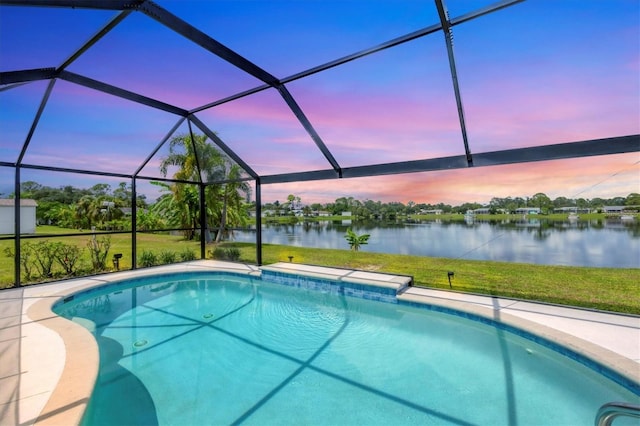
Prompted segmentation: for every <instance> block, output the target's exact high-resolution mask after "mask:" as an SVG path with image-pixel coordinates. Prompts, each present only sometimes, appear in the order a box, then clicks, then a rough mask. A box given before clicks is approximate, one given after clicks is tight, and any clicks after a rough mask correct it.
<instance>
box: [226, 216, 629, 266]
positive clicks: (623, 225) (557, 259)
mask: <svg viewBox="0 0 640 426" xmlns="http://www.w3.org/2000/svg"><path fill="white" fill-rule="evenodd" d="M348 228H352V229H353V231H354V232H355V233H356V234H358V235H361V234H370V235H371V238H369V243H368V244H367V245H364V246H361V248H360V251H363V252H376V253H390V254H410V255H416V256H430V257H445V258H453V259H473V260H493V261H503V262H521V263H534V264H542V265H571V266H594V267H614V268H638V267H640V223H639V222H638V219H637V218H636V219H635V220H621V219H619V218H610V219H605V220H594V221H564V222H563V221H547V220H544V219H540V220H538V219H530V220H508V221H478V220H470V221H466V222H465V221H439V220H433V221H420V222H394V223H384V222H378V221H358V222H353V223H352V224H351V223H349V222H348V221H345V222H330V221H324V222H299V223H297V224H289V225H283V224H277V225H276V224H269V225H263V230H262V242H263V243H264V244H281V245H290V246H299V247H317V248H328V249H349V244H348V243H347V241H346V240H345V238H344V235H345V233H346V231H347V229H348ZM233 240H234V241H239V242H255V231H254V232H250V231H243V232H238V231H236V232H234V238H233Z"/></svg>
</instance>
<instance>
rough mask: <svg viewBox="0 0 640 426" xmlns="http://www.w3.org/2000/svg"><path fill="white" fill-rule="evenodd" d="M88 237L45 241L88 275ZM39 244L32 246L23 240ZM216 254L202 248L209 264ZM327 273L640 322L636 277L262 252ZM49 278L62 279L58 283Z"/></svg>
mask: <svg viewBox="0 0 640 426" xmlns="http://www.w3.org/2000/svg"><path fill="white" fill-rule="evenodd" d="M54 232H57V233H61V232H64V233H71V232H72V231H70V230H60V229H57V228H51V227H43V228H38V233H43V234H53V233H54ZM90 238H91V237H90V236H88V235H83V234H82V233H80V232H78V236H70V237H55V238H50V239H48V240H55V241H62V242H65V243H67V244H76V245H78V246H79V247H82V248H85V250H84V252H83V257H82V260H81V261H82V263H83V267H81V268H80V270H81V273H80V275H82V274H90V273H91V271H90V269H91V267H90V259H89V254H88V252H87V250H86V245H87V242H88V241H89V239H90ZM24 241H30V242H37V241H38V240H37V239H28V240H27V239H24V240H23V242H24ZM12 245H13V241H11V240H5V241H0V288H3V287H10V286H12V285H13V284H12V283H13V278H14V276H13V274H14V273H13V258H10V257H7V256H6V255H4V248H5V247H12ZM220 248H223V249H225V250H228V249H230V248H233V249H237V250H238V251H239V254H240V260H239V261H240V262H244V263H250V264H255V262H256V249H255V245H254V244H250V243H222V244H221V245H220ZM137 249H138V258H140V255H141V253H142V252H143V251H152V252H154V253H156V254H159V253H162V252H175V253H180V252H182V251H184V250H185V249H188V250H192V251H193V253H194V254H195V255H196V258H199V255H200V243H199V242H197V241H185V240H184V239H183V238H182V237H181V236H172V235H167V234H145V233H138V234H137ZM213 250H214V247H213V246H208V247H207V257H211V252H213ZM114 253H122V255H123V257H122V259H121V263H120V268H121V269H129V268H130V267H131V242H130V235H129V234H116V235H112V236H111V248H110V251H109V256H108V258H107V259H108V261H107V266H108V267H109V268H111V269H113V267H112V264H111V258H112V255H113V254H114ZM289 256H293V259H292V261H293V262H294V263H306V264H312V265H322V266H332V267H341V268H350V269H360V270H366V271H377V272H384V273H392V274H402V275H410V276H413V278H414V284H415V285H416V286H426V287H434V288H442V289H449V281H448V278H447V273H448V272H449V271H451V272H453V273H454V276H453V278H452V280H451V289H453V290H455V291H465V292H473V293H481V294H487V295H495V296H503V297H514V298H518V299H526V300H532V301H540V302H548V303H559V304H564V305H571V306H579V307H586V308H593V309H600V310H606V311H613V312H622V313H630V314H635V315H640V297H638V294H640V269H639V268H633V269H618V268H585V267H570V266H548V265H531V264H522V263H509V262H489V261H473V260H454V259H447V258H433V257H421V256H408V255H395V254H380V253H367V252H362V251H360V252H354V251H350V250H331V249H315V248H303V247H293V246H281V245H271V244H264V245H263V259H262V261H263V264H270V263H275V262H288V261H289ZM53 278H61V275H60V273H59V271H58V275H56V276H54V277H53Z"/></svg>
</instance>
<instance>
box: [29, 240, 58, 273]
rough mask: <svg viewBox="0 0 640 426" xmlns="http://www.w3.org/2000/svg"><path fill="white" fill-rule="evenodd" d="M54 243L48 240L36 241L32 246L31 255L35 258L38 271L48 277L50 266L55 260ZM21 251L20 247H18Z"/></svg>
mask: <svg viewBox="0 0 640 426" xmlns="http://www.w3.org/2000/svg"><path fill="white" fill-rule="evenodd" d="M57 248H58V246H57V244H56V243H53V242H50V241H38V242H37V243H36V244H35V246H34V247H33V255H34V256H35V258H36V267H37V268H38V270H39V271H40V276H41V277H43V278H48V277H50V276H51V268H52V267H53V262H54V261H55V260H56V250H57ZM20 251H22V248H21V249H20Z"/></svg>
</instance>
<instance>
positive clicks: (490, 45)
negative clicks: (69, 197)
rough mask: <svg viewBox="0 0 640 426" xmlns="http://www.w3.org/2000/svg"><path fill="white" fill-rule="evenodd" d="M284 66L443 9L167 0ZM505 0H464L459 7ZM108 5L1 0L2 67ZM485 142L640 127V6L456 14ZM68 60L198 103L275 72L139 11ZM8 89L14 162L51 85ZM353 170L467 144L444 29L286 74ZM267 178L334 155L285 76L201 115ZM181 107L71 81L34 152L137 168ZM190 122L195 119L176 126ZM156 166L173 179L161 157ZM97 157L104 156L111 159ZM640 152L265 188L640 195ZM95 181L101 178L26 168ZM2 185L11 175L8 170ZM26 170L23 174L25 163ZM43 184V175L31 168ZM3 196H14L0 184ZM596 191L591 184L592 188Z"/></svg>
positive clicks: (48, 53) (478, 195) (246, 50)
mask: <svg viewBox="0 0 640 426" xmlns="http://www.w3.org/2000/svg"><path fill="white" fill-rule="evenodd" d="M157 3H158V4H159V5H160V6H162V7H164V8H166V9H167V10H169V11H170V12H172V13H175V14H176V15H177V16H179V17H180V18H182V19H185V20H187V21H188V22H190V23H191V24H193V25H194V26H195V27H197V28H198V29H200V30H202V31H203V32H205V33H207V34H208V35H210V36H211V37H213V38H215V39H216V40H218V41H219V42H221V43H223V44H224V45H226V46H227V47H229V48H231V49H233V50H234V51H236V52H237V53H239V54H240V55H242V56H244V57H245V58H247V59H249V60H251V61H253V62H254V63H256V64H257V65H259V66H260V67H262V68H263V69H265V70H267V71H268V72H270V73H271V74H273V75H275V76H276V77H278V78H285V77H287V76H290V75H293V74H296V73H298V72H301V71H304V70H306V69H309V68H312V67H313V66H316V65H320V64H322V63H325V62H328V61H331V60H333V59H336V58H338V57H341V56H345V55H348V54H351V53H354V52H357V51H360V50H363V49H366V48H369V47H372V46H375V45H378V44H380V43H383V42H386V41H388V40H390V39H393V38H395V37H399V36H402V35H404V34H407V33H410V32H412V31H416V30H418V29H421V28H424V27H428V26H429V25H432V24H436V23H437V22H438V17H437V12H436V9H435V6H434V3H433V2H431V1H417V0H416V1H413V0H400V1H378V0H366V1H365V0H343V1H319V0H304V1H301V0H297V1H293V0H292V1H230V0H229V1H216V2H210V1H162V0H158V1H157ZM490 3H492V2H491V1H480V0H478V1H471V0H450V1H448V2H447V5H448V8H449V11H450V16H452V17H455V16H459V15H461V14H464V13H467V12H469V11H471V10H475V9H476V8H479V7H482V6H485V5H487V4H490ZM113 16H114V12H111V11H91V10H83V9H58V8H34V7H7V6H2V7H0V70H1V71H12V70H18V69H25V68H38V67H51V66H54V67H55V66H57V65H59V64H61V63H62V62H63V61H64V60H65V59H66V58H67V57H68V56H69V55H70V54H71V53H73V51H74V50H75V49H77V48H78V47H79V46H81V45H82V44H83V43H84V42H85V41H86V40H88V38H89V37H90V36H91V35H92V34H94V33H95V32H96V31H97V30H98V29H99V28H100V27H101V26H102V25H104V23H106V22H107V21H108V20H109V19H111V18H112V17H113ZM453 32H454V50H455V53H456V64H457V68H458V77H459V82H460V87H461V90H462V100H463V103H464V108H465V118H466V122H467V126H468V137H469V144H470V148H471V151H472V152H475V153H478V152H486V151H493V150H503V149H512V148H518V147H527V146H538V145H547V144H554V143H562V142H572V141H580V140H587V139H595V138H604V137H612V136H623V135H630V134H638V133H640V119H639V117H640V78H639V75H640V58H639V56H640V3H638V2H637V1H636V0H588V1H578V0H528V1H525V2H523V3H519V4H516V5H514V6H511V7H508V8H505V9H503V10H501V11H498V12H495V13H494V14H490V15H487V16H483V17H480V18H478V19H475V20H472V21H469V22H466V23H463V24H461V25H458V26H456V27H454V29H453ZM68 70H69V71H72V72H75V73H78V74H82V75H86V76H87V77H90V78H93V79H97V80H100V81H104V82H106V83H109V84H112V85H115V86H118V87H122V88H125V89H128V90H135V91H138V92H140V93H142V94H144V95H146V96H149V97H152V98H155V99H158V100H161V101H164V102H168V103H172V104H175V105H177V106H179V107H182V108H187V109H190V108H195V107H198V106H201V105H205V104H208V103H209V102H212V101H215V100H218V99H221V98H224V97H226V96H229V95H231V94H234V93H237V92H239V91H242V90H247V89H250V88H253V87H256V86H259V85H261V83H260V82H259V81H258V80H256V79H255V78H253V77H251V76H249V75H247V74H245V73H243V72H242V71H240V70H238V69H236V68H234V67H233V66H231V65H229V64H228V63H226V62H224V61H223V60H221V59H219V58H217V57H215V56H213V55H211V54H208V53H207V52H205V51H203V50H202V49H200V48H199V47H198V46H196V45H195V44H193V43H191V42H190V41H188V40H186V39H183V38H181V37H180V36H178V35H177V34H175V33H173V32H172V31H170V30H168V29H166V28H164V27H162V26H161V25H159V24H158V23H157V22H155V21H154V20H152V19H150V18H149V17H147V16H146V15H144V14H142V13H137V12H134V13H132V14H131V15H130V16H128V17H127V18H126V19H125V20H124V21H123V22H122V23H121V24H119V25H118V26H117V27H116V28H115V29H114V30H113V31H111V32H110V33H109V34H107V35H106V36H105V37H104V38H103V39H102V40H100V41H99V42H98V43H97V44H96V45H95V46H94V47H93V48H92V49H90V50H89V51H88V52H87V53H85V54H84V55H83V56H81V57H80V58H79V59H78V60H77V61H76V62H74V63H73V64H71V66H70V67H69V68H68ZM46 84H47V83H46V82H35V83H31V84H28V85H24V86H21V87H19V88H17V89H12V90H6V91H2V92H0V128H2V129H3V131H2V132H1V134H0V161H7V162H12V161H15V159H16V158H17V155H18V153H19V149H20V147H21V145H22V143H23V142H24V140H25V137H26V134H27V132H28V130H29V127H30V125H31V121H32V120H33V115H34V114H35V111H36V110H37V108H38V104H39V102H40V100H41V98H42V95H43V93H44V90H45V88H46ZM287 88H288V89H289V91H290V92H291V93H292V94H293V96H294V97H295V99H296V100H297V102H298V104H299V105H300V107H301V108H302V110H303V111H304V112H305V114H306V115H307V117H308V118H309V120H310V121H311V123H312V124H313V125H314V127H315V129H316V131H317V132H318V134H319V135H320V137H321V138H322V139H323V141H324V142H325V144H326V145H327V146H328V148H329V149H330V150H331V151H332V153H333V155H334V156H335V157H336V159H337V161H338V163H339V164H340V165H341V166H342V167H351V166H360V165H366V164H377V163H388V162H395V161H406V160H414V159H428V158H439V157H444V156H450V155H460V154H462V153H464V148H463V143H462V138H461V134H460V128H459V123H458V117H457V111H456V104H455V99H454V96H453V89H452V84H451V78H450V75H449V65H448V63H447V52H446V47H445V43H444V40H443V36H442V34H441V33H434V34H430V35H428V36H425V37H422V38H420V39H416V40H414V41H411V42H409V43H406V44H403V45H401V46H397V47H395V48H392V49H388V50H385V51H383V52H379V53H377V54H374V55H370V56H367V57H364V58H361V59H358V60H356V61H353V62H350V63H348V64H345V65H342V66H339V67H336V68H333V69H330V70H328V71H325V72H322V73H319V74H315V75H312V76H310V77H307V78H304V79H301V80H297V81H294V82H291V83H288V84H287ZM196 115H197V116H198V118H200V119H201V120H202V121H203V122H204V123H205V124H207V125H208V126H209V127H210V128H211V129H212V130H214V131H216V132H217V133H218V135H219V136H220V137H221V138H222V140H223V141H224V142H225V143H226V144H227V145H229V146H230V147H231V148H232V149H234V150H235V151H236V152H237V153H238V155H240V156H241V157H242V158H243V159H244V160H245V161H246V162H247V163H248V164H249V165H250V166H251V167H252V168H253V169H254V170H255V171H256V172H258V173H259V174H263V175H269V174H277V173H287V172H296V171H305V170H318V169H327V168H329V165H328V163H327V162H326V160H325V159H324V157H323V156H322V154H321V153H320V151H319V150H318V149H317V148H316V147H315V145H314V144H313V142H312V141H311V139H310V138H309V136H308V135H307V134H306V132H305V131H304V129H303V128H302V127H301V125H300V124H299V122H298V121H297V120H296V119H295V117H294V115H293V113H292V112H291V111H290V110H289V108H288V107H287V106H286V104H285V103H284V102H283V100H282V98H281V97H280V95H279V94H278V93H277V92H276V91H275V90H273V89H269V90H266V91H263V92H260V93H258V94H256V95H253V96H249V97H246V98H243V99H240V100H238V101H235V102H231V103H227V104H224V105H220V106H218V107H215V108H211V109H207V110H204V111H201V112H199V113H197V114H196ZM178 119H179V117H177V116H175V115H173V114H170V113H166V112H162V111H156V110H153V109H150V108H148V107H144V106H141V105H138V104H134V103H131V102H128V101H123V100H120V99H118V98H115V97H112V96H109V95H105V94H103V93H99V92H95V91H92V90H90V89H86V88H84V87H81V86H78V85H75V84H72V83H69V82H65V81H57V82H56V84H55V86H54V90H53V92H52V94H51V98H50V102H49V103H48V105H47V107H46V108H45V111H44V113H43V116H42V119H41V122H40V124H39V126H38V128H37V129H36V131H35V133H34V136H33V139H32V141H31V144H30V146H29V150H28V151H27V154H26V156H25V158H24V162H25V163H28V164H38V165H55V166H59V167H68V168H79V169H89V170H104V171H108V172H117V173H125V174H129V173H132V172H133V171H135V170H136V168H137V167H138V166H139V165H140V164H141V162H142V161H143V160H144V159H145V158H146V157H147V155H148V154H149V153H150V152H151V150H152V149H153V148H154V147H155V146H156V145H157V144H158V142H159V141H160V140H161V139H162V138H163V137H164V136H165V135H166V133H167V132H168V131H169V130H170V129H171V128H172V127H173V126H174V124H175V123H176V122H177V121H178ZM184 131H186V127H184V126H183V128H181V129H179V130H178V132H184ZM165 154H166V151H164V150H161V151H160V152H159V154H158V156H157V157H156V158H154V159H152V161H151V162H150V164H149V166H148V167H147V168H145V170H144V173H143V174H145V175H148V176H159V171H158V170H157V164H159V161H160V158H161V157H162V155H165ZM96 159H98V160H96ZM639 160H640V155H639V154H638V153H635V154H626V155H616V156H608V157H593V158H585V159H578V160H563V161H549V162H542V163H535V164H534V163H529V164H524V165H518V166H503V167H491V168H477V169H468V170H456V171H451V172H438V173H419V174H411V175H398V176H385V177H378V178H368V179H353V180H352V179H349V180H336V181H323V182H304V183H299V184H287V185H277V186H271V185H267V186H265V187H264V188H263V200H264V201H274V200H276V199H279V200H283V199H286V196H287V194H288V193H295V194H296V195H300V196H301V197H302V198H303V200H306V201H308V202H315V201H320V202H325V201H332V200H334V199H335V198H338V197H340V196H353V197H355V198H359V199H367V198H368V199H376V200H378V199H379V200H383V201H392V200H396V201H402V202H407V201H409V200H412V201H415V202H440V201H443V202H448V203H453V204H455V203H459V202H464V201H479V202H488V201H489V200H490V199H491V198H492V197H494V196H496V197H504V196H526V195H533V194H534V193H535V192H545V193H547V194H549V195H551V196H561V195H562V196H572V195H573V194H577V193H579V194H581V196H583V197H585V198H593V197H596V196H606V197H611V196H617V195H623V196H625V195H627V194H628V193H630V192H640V183H639V182H640V166H638V161H639ZM23 175H32V176H34V177H38V178H39V179H42V180H43V181H42V183H47V182H49V184H53V185H63V184H67V183H68V184H73V185H76V186H82V185H84V184H88V181H87V178H86V177H80V178H79V179H78V178H76V176H74V175H69V174H59V173H48V174H45V175H44V176H42V173H40V172H39V173H35V172H31V173H26V172H25V173H23ZM0 179H2V181H3V182H2V183H3V185H0V187H2V186H6V183H7V182H9V186H11V182H10V181H11V180H12V179H13V174H12V173H7V172H6V171H2V170H0ZM23 179H25V176H23ZM34 180H35V179H34ZM0 192H3V191H2V190H0ZM585 194H587V195H585Z"/></svg>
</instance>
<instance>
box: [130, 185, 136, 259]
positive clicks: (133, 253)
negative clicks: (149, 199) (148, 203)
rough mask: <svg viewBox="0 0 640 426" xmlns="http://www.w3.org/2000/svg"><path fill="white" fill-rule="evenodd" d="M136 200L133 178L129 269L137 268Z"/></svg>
mask: <svg viewBox="0 0 640 426" xmlns="http://www.w3.org/2000/svg"><path fill="white" fill-rule="evenodd" d="M137 199H138V194H136V177H135V176H133V177H132V178H131V269H136V268H137V267H138V262H137V261H136V259H137V251H138V246H137V244H136V241H137V238H138V236H137V229H138V206H137V205H136V200H137Z"/></svg>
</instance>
